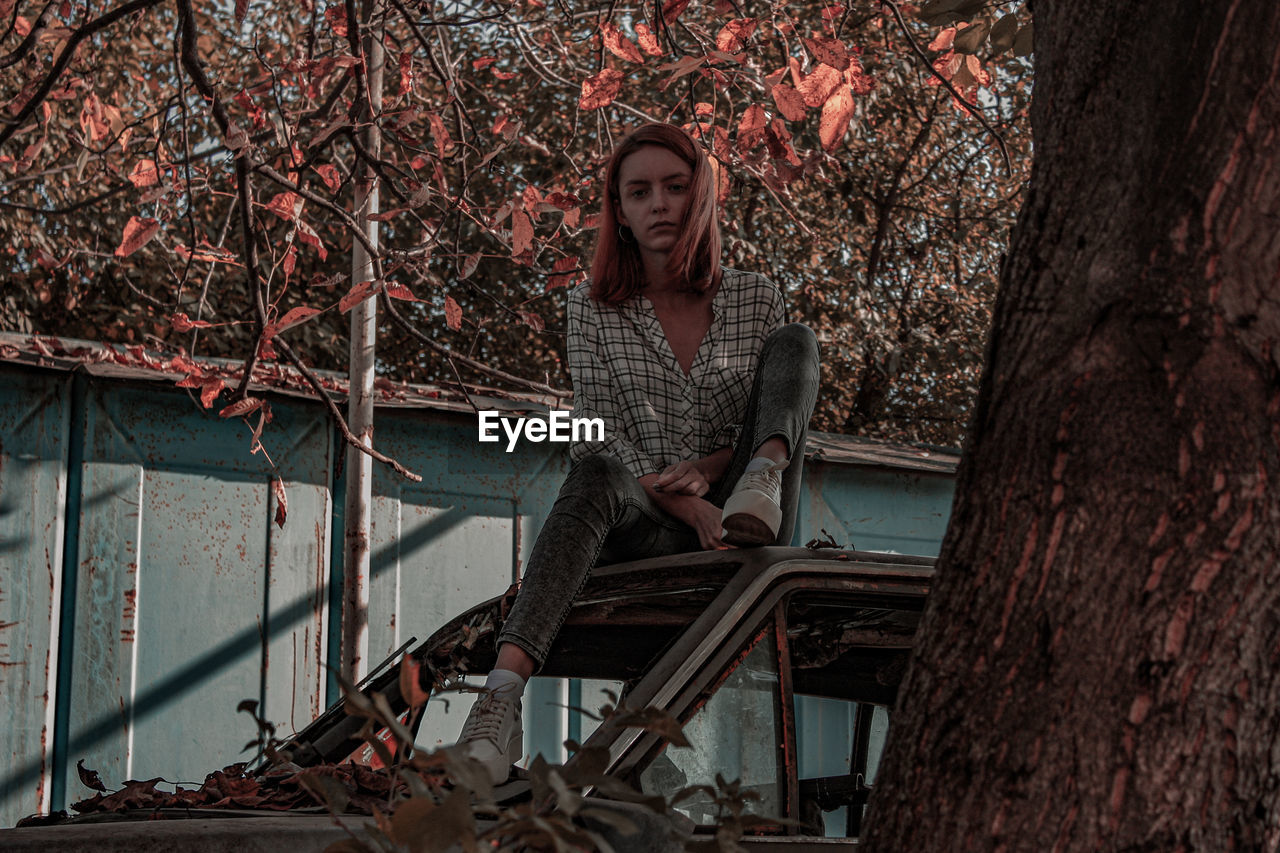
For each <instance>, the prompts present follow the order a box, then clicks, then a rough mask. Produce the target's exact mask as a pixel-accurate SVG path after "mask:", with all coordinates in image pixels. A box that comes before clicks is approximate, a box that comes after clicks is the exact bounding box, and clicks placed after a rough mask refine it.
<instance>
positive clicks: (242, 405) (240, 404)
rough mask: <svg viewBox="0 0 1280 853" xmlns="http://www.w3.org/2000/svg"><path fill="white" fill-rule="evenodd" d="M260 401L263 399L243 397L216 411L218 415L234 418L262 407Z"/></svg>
mask: <svg viewBox="0 0 1280 853" xmlns="http://www.w3.org/2000/svg"><path fill="white" fill-rule="evenodd" d="M262 403H263V401H262V400H261V399H260V398H258V397H245V398H244V399H242V400H236V401H235V402H234V403H232V404H231V405H229V406H226V407H225V408H223V410H222V411H220V412H218V417H220V418H234V417H236V416H237V415H247V414H249V413H250V412H256V411H257V410H258V409H260V408H262Z"/></svg>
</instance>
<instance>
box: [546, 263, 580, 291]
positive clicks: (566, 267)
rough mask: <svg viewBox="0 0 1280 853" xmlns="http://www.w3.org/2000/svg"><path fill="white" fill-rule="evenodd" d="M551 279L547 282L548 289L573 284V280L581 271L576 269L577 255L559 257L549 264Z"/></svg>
mask: <svg viewBox="0 0 1280 853" xmlns="http://www.w3.org/2000/svg"><path fill="white" fill-rule="evenodd" d="M551 272H552V273H553V274H552V276H551V281H549V282H548V283H547V289H548V290H554V289H555V288H557V287H568V286H569V285H571V284H573V282H574V280H575V279H576V278H578V277H579V276H580V275H581V274H582V273H581V271H580V270H579V269H578V256H577V255H570V256H568V257H566V258H561V259H560V260H558V261H556V262H555V263H554V264H553V265H552V266H551Z"/></svg>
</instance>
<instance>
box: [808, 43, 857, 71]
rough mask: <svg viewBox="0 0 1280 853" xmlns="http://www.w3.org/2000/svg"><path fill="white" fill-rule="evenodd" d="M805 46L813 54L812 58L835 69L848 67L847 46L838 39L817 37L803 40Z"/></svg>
mask: <svg viewBox="0 0 1280 853" xmlns="http://www.w3.org/2000/svg"><path fill="white" fill-rule="evenodd" d="M804 45H805V47H807V48H809V52H810V53H812V54H813V58H814V59H816V60H818V61H819V62H821V63H823V64H824V65H830V66H831V67H832V68H834V69H836V70H837V71H843V70H845V69H846V68H848V67H849V48H847V47H845V45H844V42H842V41H840V39H834V38H826V37H818V38H810V39H805V40H804Z"/></svg>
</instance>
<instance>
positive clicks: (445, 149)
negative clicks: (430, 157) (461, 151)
mask: <svg viewBox="0 0 1280 853" xmlns="http://www.w3.org/2000/svg"><path fill="white" fill-rule="evenodd" d="M427 123H428V124H430V125H431V139H432V140H433V141H434V142H435V144H436V154H438V155H439V156H440V158H441V159H444V157H445V155H446V154H448V153H449V152H450V151H452V150H453V139H452V138H451V137H450V136H449V128H447V127H445V123H444V119H443V118H441V117H440V114H439V113H427Z"/></svg>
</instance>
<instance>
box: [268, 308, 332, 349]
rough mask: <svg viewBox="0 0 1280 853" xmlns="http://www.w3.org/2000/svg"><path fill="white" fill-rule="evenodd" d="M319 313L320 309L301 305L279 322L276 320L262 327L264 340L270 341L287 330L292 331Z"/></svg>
mask: <svg viewBox="0 0 1280 853" xmlns="http://www.w3.org/2000/svg"><path fill="white" fill-rule="evenodd" d="M319 313H320V309H319V308H308V307H306V306H305V305H299V306H298V307H297V308H290V309H289V310H288V311H287V312H285V315H284V316H283V317H281V318H280V319H279V320H276V321H275V322H274V323H268V324H267V325H265V326H263V327H262V339H263V340H264V341H269V340H271V339H272V338H274V337H275V336H276V335H278V334H280V333H281V332H283V331H284V330H285V329H291V328H293V327H294V326H296V325H298V324H299V323H302V322H305V321H306V320H308V319H309V318H311V317H314V316H315V315H317V314H319Z"/></svg>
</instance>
